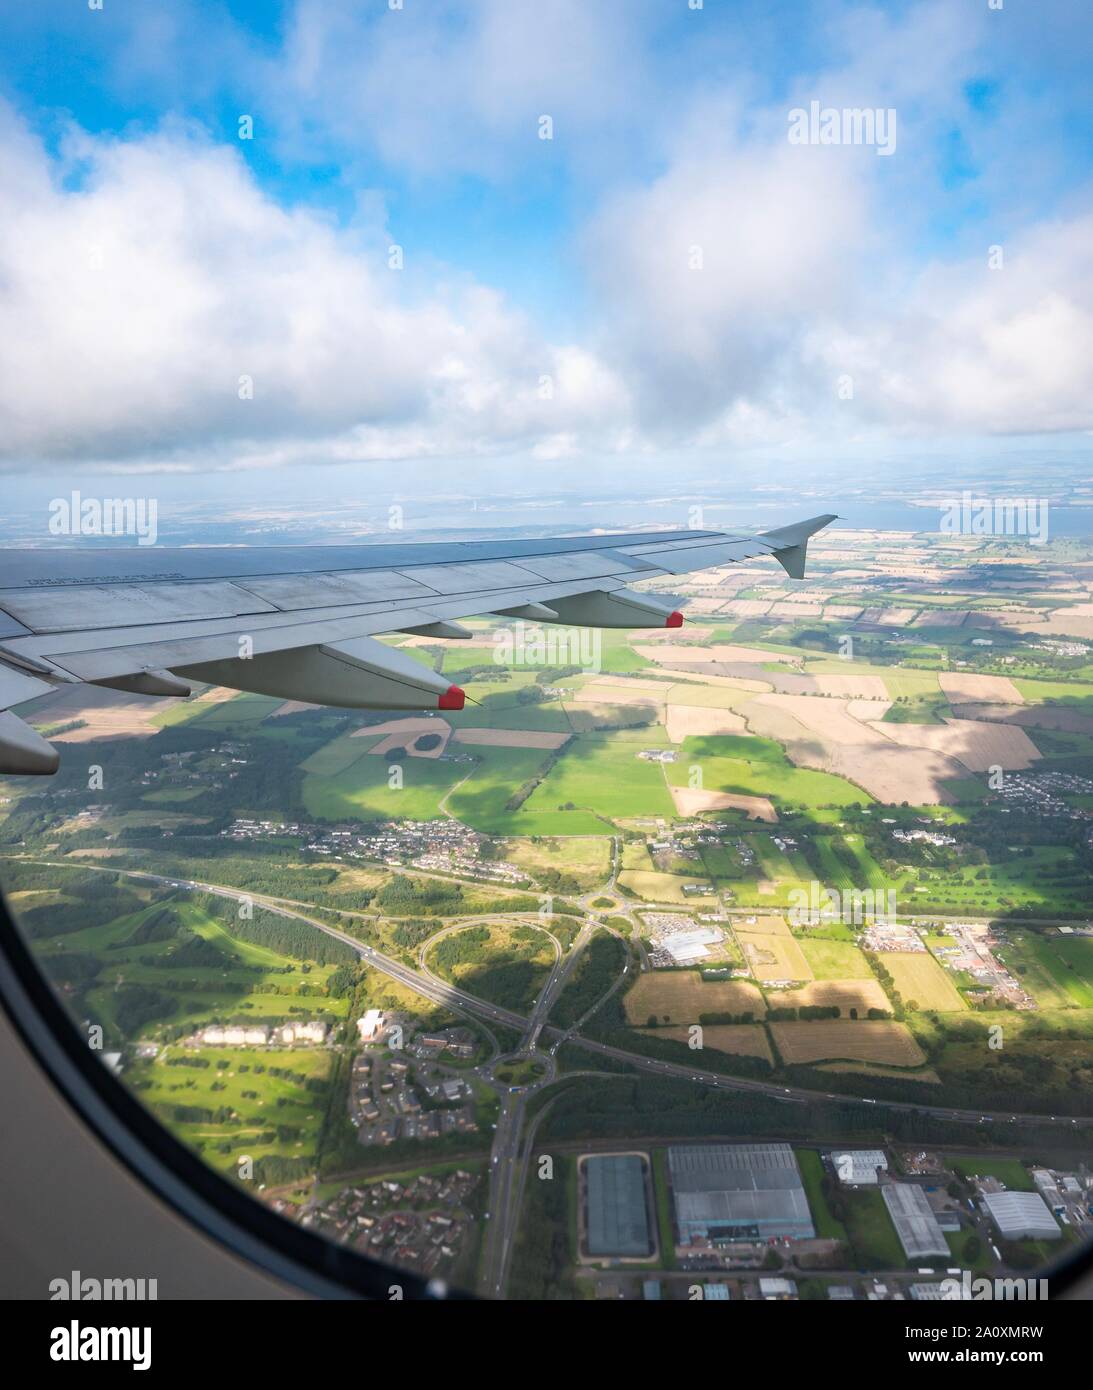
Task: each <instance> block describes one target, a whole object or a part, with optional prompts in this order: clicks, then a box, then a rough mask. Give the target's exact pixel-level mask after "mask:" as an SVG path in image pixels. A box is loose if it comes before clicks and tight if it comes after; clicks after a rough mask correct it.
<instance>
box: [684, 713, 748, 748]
mask: <svg viewBox="0 0 1093 1390" xmlns="http://www.w3.org/2000/svg"><path fill="white" fill-rule="evenodd" d="M664 727H665V729H666V730H667V732H668V737H669V739H670V740H671V741H672V743H682V742H683V740H684V739H685V738H710V737H716V736H717V735H718V734H746V733H747V725H746V724H745V723H744V720H743V718H742V716H741V715H739V714H736V713H734V712H733V711H732V710H727V709H711V708H710V706H709V705H676V704H670V705H669V706H668V709H667V711H666V713H665V717H664Z"/></svg>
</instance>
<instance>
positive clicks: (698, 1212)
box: [668, 1144, 816, 1245]
mask: <svg viewBox="0 0 1093 1390" xmlns="http://www.w3.org/2000/svg"><path fill="white" fill-rule="evenodd" d="M668 1174H669V1178H670V1180H671V1186H672V1197H673V1200H674V1203H675V1215H676V1227H677V1230H678V1232H679V1241H680V1244H681V1245H696V1244H697V1245H704V1244H707V1243H710V1244H720V1243H723V1242H725V1241H732V1240H773V1239H776V1238H781V1237H788V1238H790V1239H795V1240H803V1239H809V1238H811V1237H812V1236H814V1235H815V1234H816V1230H815V1227H814V1226H813V1224H812V1216H811V1214H810V1212H809V1209H808V1198H807V1197H806V1196H805V1189H804V1185H803V1183H802V1182H801V1173H800V1170H799V1168H798V1167H797V1159H796V1156H795V1155H794V1152H793V1150H792V1149H791V1148H790V1146H789V1145H788V1144H687V1145H675V1146H673V1147H672V1148H670V1149H669V1150H668Z"/></svg>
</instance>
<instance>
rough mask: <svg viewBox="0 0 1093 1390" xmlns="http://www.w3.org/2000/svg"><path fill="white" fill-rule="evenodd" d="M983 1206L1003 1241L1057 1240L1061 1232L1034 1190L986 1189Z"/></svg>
mask: <svg viewBox="0 0 1093 1390" xmlns="http://www.w3.org/2000/svg"><path fill="white" fill-rule="evenodd" d="M983 1207H984V1209H985V1210H986V1212H987V1215H988V1216H989V1217H990V1219H991V1220H992V1221H993V1222H994V1224H995V1226H996V1227H997V1230H998V1234H999V1235H1000V1236H1001V1237H1002V1238H1003V1240H1058V1239H1059V1237H1060V1236H1061V1235H1062V1231H1061V1230H1060V1228H1059V1223H1058V1222H1057V1221H1056V1220H1055V1218H1054V1216H1052V1214H1051V1210H1050V1208H1049V1207H1048V1205H1047V1203H1046V1202H1045V1201H1044V1199H1043V1198H1042V1197H1041V1196H1040V1194H1039V1193H1038V1192H988V1193H987V1194H986V1195H985V1196H984V1197H983Z"/></svg>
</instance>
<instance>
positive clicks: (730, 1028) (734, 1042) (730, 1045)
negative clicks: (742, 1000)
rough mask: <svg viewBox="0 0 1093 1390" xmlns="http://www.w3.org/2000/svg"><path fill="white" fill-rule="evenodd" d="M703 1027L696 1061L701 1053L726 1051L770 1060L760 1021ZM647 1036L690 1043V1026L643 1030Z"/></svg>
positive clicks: (696, 1051) (731, 1053)
mask: <svg viewBox="0 0 1093 1390" xmlns="http://www.w3.org/2000/svg"><path fill="white" fill-rule="evenodd" d="M701 1027H702V1046H701V1047H700V1048H695V1061H696V1062H699V1061H701V1059H702V1053H703V1052H726V1053H728V1054H729V1055H730V1056H731V1057H762V1058H763V1059H764V1061H767V1062H773V1060H774V1058H773V1057H772V1056H771V1051H770V1042H769V1041H768V1039H767V1030H766V1029H765V1028H764V1027H763V1025H762V1024H761V1023H737V1024H732V1023H704V1024H702V1025H701ZM641 1031H642V1032H643V1033H644V1034H645V1036H646V1037H650V1038H671V1040H672V1041H673V1042H681V1043H688V1044H689V1043H690V1041H691V1033H690V1029H689V1028H682V1027H671V1028H657V1029H652V1028H650V1029H642V1030H641Z"/></svg>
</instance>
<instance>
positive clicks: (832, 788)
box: [665, 734, 872, 807]
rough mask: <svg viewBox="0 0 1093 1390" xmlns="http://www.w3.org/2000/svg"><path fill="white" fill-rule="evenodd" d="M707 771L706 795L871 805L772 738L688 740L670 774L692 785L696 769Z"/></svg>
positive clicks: (681, 784) (704, 774) (704, 780)
mask: <svg viewBox="0 0 1093 1390" xmlns="http://www.w3.org/2000/svg"><path fill="white" fill-rule="evenodd" d="M696 766H697V767H699V768H701V770H702V787H703V789H704V790H705V791H722V792H736V793H740V794H742V795H745V796H765V797H769V798H770V800H771V801H772V802H773V803H774V805H775V806H802V807H811V806H852V805H854V804H867V803H869V802H870V801H871V800H872V798H871V797H870V796H869V794H868V792H864V791H862V789H861V788H860V787H856V786H854V784H853V783H852V782H847V781H846V780H845V779H844V778H842V777H835V776H832V774H831V773H828V772H812V771H809V770H808V769H806V768H799V767H794V765H793V764H792V763H791V762H790V761H789V759H788V758H787V757H786V755H785V753H784V752H783V750H782V746H781V744H778V743H776V742H775V741H774V740H773V739H769V738H755V737H749V736H744V735H741V734H723V735H718V736H714V737H709V738H686V739H684V740H683V743H682V745H681V750H680V756H679V761H678V762H675V763H669V764H668V765H667V766H666V768H665V771H666V773H667V776H668V780H669V781H670V782H671V783H672V785H673V786H676V787H686V786H688V785H690V782H691V776H692V774H691V769H692V768H693V767H696Z"/></svg>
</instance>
